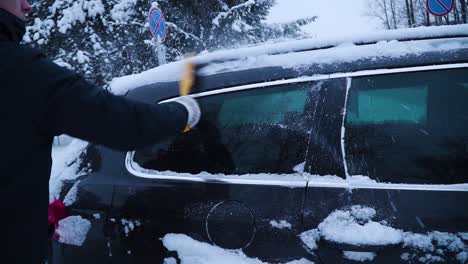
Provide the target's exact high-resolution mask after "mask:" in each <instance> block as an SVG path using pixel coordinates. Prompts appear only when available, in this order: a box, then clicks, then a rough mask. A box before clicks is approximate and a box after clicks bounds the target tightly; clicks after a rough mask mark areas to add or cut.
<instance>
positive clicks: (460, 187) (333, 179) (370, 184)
mask: <svg viewBox="0 0 468 264" xmlns="http://www.w3.org/2000/svg"><path fill="white" fill-rule="evenodd" d="M132 155H133V154H132V153H130V155H129V156H128V157H127V158H128V159H129V160H130V161H129V165H130V166H129V167H128V168H129V170H130V172H131V173H132V174H133V175H135V176H138V177H142V178H150V179H152V178H160V179H170V180H183V181H194V182H205V181H210V180H212V181H224V180H226V181H230V182H232V183H238V184H256V183H260V184H270V185H278V186H285V187H289V188H296V187H299V188H301V187H305V186H306V184H307V186H309V187H323V188H345V189H350V190H352V189H356V188H362V189H389V190H390V189H393V190H423V191H428V190H438V191H440V190H444V191H467V190H468V183H464V184H451V185H433V184H432V185H429V184H427V185H424V184H422V185H417V184H396V183H385V182H377V181H375V180H373V179H370V178H369V177H367V176H362V175H353V176H349V177H347V178H346V179H343V178H341V177H339V176H336V175H312V174H309V173H301V172H296V173H293V174H268V173H259V174H243V175H233V174H231V175H225V174H211V173H208V172H201V173H199V174H190V173H178V172H174V171H156V170H149V169H145V168H142V167H141V166H140V165H139V164H138V163H136V162H134V161H133V156H132ZM296 167H297V166H296Z"/></svg>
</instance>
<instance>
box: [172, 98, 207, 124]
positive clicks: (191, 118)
mask: <svg viewBox="0 0 468 264" xmlns="http://www.w3.org/2000/svg"><path fill="white" fill-rule="evenodd" d="M174 102H177V103H179V104H181V105H183V106H185V108H186V109H187V112H188V120H187V124H188V126H189V128H193V127H195V126H196V125H197V124H198V122H200V117H201V110H200V106H199V105H198V102H197V101H196V100H195V99H193V98H192V97H191V96H182V97H179V98H177V99H175V100H174Z"/></svg>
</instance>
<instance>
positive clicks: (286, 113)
mask: <svg viewBox="0 0 468 264" xmlns="http://www.w3.org/2000/svg"><path fill="white" fill-rule="evenodd" d="M314 87H315V86H314V84H313V83H299V84H297V83H296V84H288V85H279V86H272V87H262V88H257V89H249V90H241V91H235V92H227V93H221V94H214V95H209V96H205V97H199V98H197V100H198V102H199V104H200V107H201V109H202V112H203V116H202V120H201V121H200V123H199V124H198V125H197V127H196V128H194V129H192V130H191V131H189V132H187V133H184V134H182V135H179V136H176V137H175V138H172V139H170V140H167V141H166V142H162V143H159V144H156V145H154V146H151V147H147V148H145V149H142V150H138V151H136V153H135V156H134V161H135V162H137V163H138V164H139V165H140V166H141V167H143V168H146V169H152V170H157V171H175V172H184V173H194V174H198V173H200V172H208V173H224V174H253V173H255V174H257V173H275V174H287V173H293V172H294V167H295V166H296V165H298V164H301V163H303V162H304V161H305V152H306V147H307V142H308V139H309V136H308V135H309V133H310V127H311V126H310V120H311V115H310V111H311V109H310V107H309V106H310V105H311V104H312V102H311V101H312V100H315V98H316V97H314V95H315V94H316V93H317V92H318V91H316V90H314Z"/></svg>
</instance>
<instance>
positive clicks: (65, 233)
mask: <svg viewBox="0 0 468 264" xmlns="http://www.w3.org/2000/svg"><path fill="white" fill-rule="evenodd" d="M90 228H91V223H90V222H89V221H88V220H86V219H83V218H82V217H81V216H70V217H67V218H65V219H62V220H60V221H59V227H58V228H57V229H56V230H55V233H56V234H58V235H59V242H60V243H63V244H67V245H74V246H82V245H83V243H84V241H85V240H86V235H87V234H88V232H89V230H90Z"/></svg>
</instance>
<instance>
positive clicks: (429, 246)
mask: <svg viewBox="0 0 468 264" xmlns="http://www.w3.org/2000/svg"><path fill="white" fill-rule="evenodd" d="M445 68H453V66H450V67H449V66H439V67H436V69H434V67H433V68H428V69H427V70H425V71H418V72H412V71H410V72H403V70H401V71H402V72H400V73H393V74H384V75H374V76H362V77H354V78H353V79H351V78H349V79H348V89H347V90H348V91H347V93H343V94H346V95H347V100H346V104H345V105H346V112H345V113H346V115H345V117H344V118H345V119H344V122H343V124H344V126H343V127H342V128H338V124H337V121H336V122H330V121H329V122H328V124H330V127H332V128H331V129H332V130H330V131H328V132H327V131H326V129H325V130H324V128H323V127H322V126H323V124H320V127H317V128H316V130H317V131H318V132H317V134H318V136H317V142H321V141H320V140H321V139H322V137H325V135H328V136H330V134H331V135H332V136H333V138H334V141H333V143H332V144H329V143H327V144H328V147H327V146H321V147H318V151H321V152H320V153H322V155H323V156H324V157H325V158H324V157H320V158H319V159H315V160H314V159H312V158H310V157H309V160H311V161H310V165H309V167H310V168H311V169H310V173H311V174H320V175H327V172H328V171H330V170H327V171H321V170H319V171H317V170H316V169H315V168H316V165H314V163H315V164H318V165H317V166H319V167H320V166H322V165H321V164H323V162H326V161H328V160H333V158H332V157H333V155H332V154H331V152H329V150H330V149H334V150H335V151H336V148H337V146H336V145H337V144H338V143H337V141H339V140H340V138H343V141H341V149H342V151H343V152H342V154H343V155H342V156H341V157H343V156H344V157H345V160H346V162H345V163H343V164H344V165H341V166H338V167H340V168H343V169H344V170H345V171H346V173H344V174H339V173H337V174H335V175H338V176H345V177H344V178H343V179H340V178H338V177H332V176H327V177H320V176H310V180H309V182H308V189H307V197H306V200H305V208H304V225H305V228H306V229H308V231H307V232H305V233H303V234H302V235H301V237H302V239H303V241H304V243H305V244H306V245H308V247H309V249H311V250H312V251H313V252H314V253H315V254H317V255H318V256H319V257H320V259H321V260H322V261H323V262H324V263H346V262H347V261H368V262H373V263H408V262H410V263H433V262H443V263H465V262H466V261H467V257H468V254H467V252H466V244H467V238H468V237H467V233H466V232H468V205H467V204H466V201H468V185H467V184H466V183H468V177H467V175H468V165H467V164H468V147H467V146H468V133H467V131H468V108H467V107H466V102H467V101H468V70H467V69H466V68H458V69H457V68H456V67H455V69H445ZM429 69H431V70H429ZM407 71H408V70H407ZM395 72H398V70H395ZM332 97H333V98H335V99H336V98H339V100H342V102H344V101H345V100H344V96H341V95H339V96H338V97H337V95H332ZM336 100H338V99H336ZM339 100H338V101H337V102H338V104H337V105H336V106H330V107H329V109H330V113H328V114H329V115H331V116H333V113H335V116H336V115H337V113H339V112H340V109H339V106H338V105H339ZM327 120H328V119H327ZM332 123H333V124H332ZM338 131H339V132H338ZM339 134H340V135H339ZM337 138H338V139H337ZM327 142H329V141H327ZM311 146H313V144H311ZM324 151H328V152H324ZM316 155H318V154H316ZM341 160H343V159H341ZM338 163H339V162H337V164H338ZM325 164H328V163H325ZM325 166H326V165H325ZM331 173H334V172H333V171H331ZM331 173H330V174H331ZM362 175H365V176H362Z"/></svg>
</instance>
